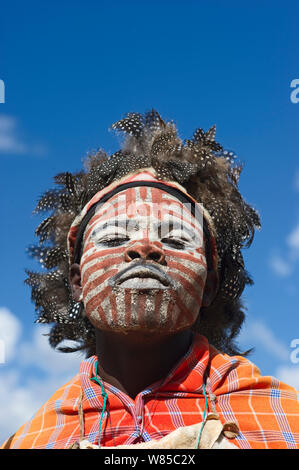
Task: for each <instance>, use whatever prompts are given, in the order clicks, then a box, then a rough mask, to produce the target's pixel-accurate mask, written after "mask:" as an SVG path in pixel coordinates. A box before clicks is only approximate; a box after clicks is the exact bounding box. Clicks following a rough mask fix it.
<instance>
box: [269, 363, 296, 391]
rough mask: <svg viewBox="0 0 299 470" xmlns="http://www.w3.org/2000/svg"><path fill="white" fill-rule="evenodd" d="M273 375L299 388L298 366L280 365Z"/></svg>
mask: <svg viewBox="0 0 299 470" xmlns="http://www.w3.org/2000/svg"><path fill="white" fill-rule="evenodd" d="M275 376H276V377H277V378H278V379H279V380H281V381H282V382H284V383H286V384H288V385H291V386H292V387H294V388H295V389H296V390H299V366H298V365H297V366H281V367H278V369H277V370H276V374H275Z"/></svg>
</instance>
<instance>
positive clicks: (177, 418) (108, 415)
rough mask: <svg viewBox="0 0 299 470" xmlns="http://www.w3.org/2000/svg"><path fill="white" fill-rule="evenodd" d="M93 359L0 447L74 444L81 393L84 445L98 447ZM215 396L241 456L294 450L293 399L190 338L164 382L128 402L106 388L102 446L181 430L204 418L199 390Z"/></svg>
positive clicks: (298, 443) (298, 413) (297, 442)
mask: <svg viewBox="0 0 299 470" xmlns="http://www.w3.org/2000/svg"><path fill="white" fill-rule="evenodd" d="M96 360H97V358H96V356H92V357H90V358H88V359H87V360H83V361H82V363H81V367H80V372H79V374H77V375H76V376H75V377H74V378H73V379H72V380H71V381H69V382H68V383H67V384H66V385H64V386H63V387H61V388H60V389H59V390H58V391H57V392H56V393H55V394H54V395H53V396H52V397H51V398H50V400H49V401H48V402H47V403H46V404H45V405H44V406H42V407H41V408H40V410H39V411H38V412H37V413H36V414H35V416H34V417H33V418H32V419H31V420H30V421H29V422H27V423H26V424H24V425H23V426H22V427H21V428H20V429H19V431H18V432H17V433H16V434H15V435H14V436H13V437H12V438H10V439H9V440H8V441H6V443H4V444H3V446H2V448H4V447H9V448H12V449H14V448H16V449H31V448H34V449H64V448H68V447H69V446H70V445H71V444H72V443H74V442H75V441H77V440H79V437H80V426H79V419H78V403H79V396H80V393H81V391H82V392H83V402H82V406H83V412H84V434H85V438H86V439H88V440H89V441H90V442H92V443H94V444H98V439H99V425H100V418H101V410H102V405H103V398H102V396H101V387H100V385H98V384H97V383H95V382H93V381H91V377H94V375H95V363H96ZM205 373H206V376H207V381H206V390H207V392H212V393H213V394H215V395H216V397H217V401H216V410H217V412H218V413H219V416H220V420H221V421H222V422H223V423H224V422H225V421H235V422H237V424H238V426H239V429H240V433H239V435H238V436H237V437H236V438H235V439H233V441H232V442H233V443H234V444H235V445H236V446H237V447H239V448H242V449H249V448H262V449H264V448H276V449H277V448H284V449H285V448H288V449H294V448H299V402H298V395H299V394H298V392H297V391H296V390H295V389H294V388H292V387H290V386H288V385H285V384H284V383H282V382H280V381H278V380H277V379H275V378H273V377H268V376H267V377H263V376H261V375H260V372H259V370H258V368H257V367H256V366H255V365H254V364H252V363H251V362H250V361H248V360H247V359H245V358H243V357H240V356H233V357H231V356H228V355H226V354H222V353H220V352H219V351H217V350H216V349H215V348H213V347H212V346H209V344H208V341H207V340H206V338H204V337H203V336H200V335H195V336H194V341H193V344H192V346H191V347H190V349H189V351H188V352H187V353H186V355H185V356H184V357H183V358H182V359H181V360H180V361H179V363H178V364H177V365H176V366H175V367H174V368H173V369H172V370H171V372H170V373H169V374H168V375H167V377H166V378H165V379H164V380H162V381H159V382H157V383H155V384H153V385H151V386H150V387H148V388H147V389H146V390H143V391H142V392H140V393H139V394H138V395H137V396H136V398H135V399H134V400H133V399H131V398H130V397H129V396H127V395H126V394H125V393H123V392H121V391H120V390H118V389H117V388H115V387H113V386H112V385H109V384H108V383H104V386H105V390H106V392H107V394H108V400H107V407H106V412H105V414H104V417H103V421H102V429H101V446H117V445H121V444H134V443H137V442H142V441H148V440H150V439H159V438H161V437H163V436H165V435H167V434H168V433H170V432H171V431H173V430H175V429H176V428H178V427H180V426H188V425H191V424H195V423H198V422H201V421H202V419H203V413H204V406H205V399H204V395H203V390H202V383H203V375H204V374H205Z"/></svg>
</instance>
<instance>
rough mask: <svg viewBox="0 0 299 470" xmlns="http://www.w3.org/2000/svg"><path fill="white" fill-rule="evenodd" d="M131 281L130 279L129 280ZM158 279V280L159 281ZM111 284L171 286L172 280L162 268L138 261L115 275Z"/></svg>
mask: <svg viewBox="0 0 299 470" xmlns="http://www.w3.org/2000/svg"><path fill="white" fill-rule="evenodd" d="M129 279H130V280H131V281H128V280H129ZM127 281H128V282H127ZM157 281H158V282H157ZM109 284H110V285H111V286H120V285H121V286H122V287H137V288H138V285H139V286H140V287H142V286H143V287H150V286H152V287H159V286H161V284H162V285H163V287H169V286H170V285H171V284H172V280H171V279H170V278H169V276H168V275H167V274H166V273H164V272H163V271H162V270H161V269H159V268H158V267H156V266H154V265H153V264H150V263H145V262H140V261H137V262H136V263H134V266H132V265H131V266H129V267H128V268H125V269H123V270H122V271H121V272H119V273H117V274H116V275H115V276H113V277H112V278H111V279H110V281H109Z"/></svg>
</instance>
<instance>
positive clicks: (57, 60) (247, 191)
mask: <svg viewBox="0 0 299 470" xmlns="http://www.w3.org/2000/svg"><path fill="white" fill-rule="evenodd" d="M298 14H299V5H298V2H295V1H287V2H282V1H277V2H269V1H253V2H249V1H248V2H246V1H244V2H242V3H240V2H233V1H229V0H228V1H226V2H224V1H210V2H204V1H200V0H197V1H186V2H183V1H167V0H165V1H159V2H158V1H143V2H140V1H139V2H137V1H130V0H128V1H126V2H121V1H113V2H100V1H99V2H96V1H84V2H83V1H73V2H67V1H62V2H57V1H53V2H47V3H45V2H43V3H41V2H34V1H28V2H16V1H12V2H9V3H6V5H5V6H2V7H1V19H0V44H1V49H0V51H1V52H0V79H2V80H3V81H4V83H5V103H4V104H0V165H1V175H2V178H1V189H0V191H1V214H2V221H3V224H2V230H1V246H2V267H3V268H2V270H1V299H0V340H1V338H2V339H3V340H4V341H5V344H6V351H5V352H6V357H5V362H4V363H3V364H0V398H1V399H0V403H2V404H3V403H4V404H5V407H3V408H5V409H3V410H2V411H1V410H0V416H2V419H1V423H0V440H3V439H4V438H5V437H6V436H7V435H9V433H12V432H14V431H15V430H16V429H17V428H18V427H19V426H20V425H21V424H22V423H23V422H24V421H25V420H26V419H28V418H29V417H30V416H31V414H32V413H33V412H34V411H36V410H37V408H38V407H39V406H40V405H41V404H42V403H43V402H44V401H45V400H46V399H47V398H48V397H49V396H50V395H51V394H52V393H53V392H54V390H55V389H56V388H57V387H58V386H59V385H61V384H63V383H65V382H66V381H67V380H68V378H70V377H71V376H72V375H74V373H75V372H76V370H77V368H78V363H79V361H80V359H81V358H80V357H79V356H78V355H77V356H75V357H71V358H68V359H65V362H64V360H63V357H61V355H59V354H58V353H55V352H52V351H50V350H49V348H48V346H47V343H46V338H45V337H44V336H42V334H41V328H40V327H38V326H34V324H33V321H34V318H35V317H34V308H33V305H32V304H31V301H30V291H29V288H28V287H26V286H24V279H25V273H24V269H25V268H27V267H29V268H34V269H37V268H38V266H37V265H36V264H33V263H32V262H31V261H30V260H29V259H28V257H27V255H26V251H25V250H26V247H27V246H28V245H30V244H31V243H33V242H34V241H35V237H34V229H35V227H36V226H37V224H38V221H39V218H38V217H36V216H35V217H34V216H32V211H33V209H34V206H35V204H36V202H37V200H38V198H39V196H40V194H41V193H42V192H44V191H45V190H46V189H47V188H49V187H51V186H52V185H53V184H52V181H53V176H54V175H55V174H57V173H59V172H61V171H75V170H79V169H80V168H81V164H82V159H83V158H84V157H85V156H86V155H87V153H88V152H89V151H91V150H94V149H97V148H99V147H102V148H104V149H105V150H106V151H107V152H113V151H115V150H117V149H118V145H119V142H118V139H117V138H116V137H115V136H114V135H113V133H112V132H110V131H109V130H108V129H109V127H110V126H111V124H112V123H113V122H115V121H116V120H118V119H120V118H121V117H122V116H123V115H124V114H125V113H126V112H129V111H137V112H144V111H146V110H148V109H151V108H156V109H157V110H158V111H159V112H160V114H161V115H162V116H163V117H164V118H166V119H173V120H174V121H175V122H176V123H177V126H178V128H179V132H180V136H181V137H182V138H183V139H184V138H188V137H190V136H191V134H192V133H193V131H194V130H195V128H197V127H203V128H204V129H208V128H209V127H211V126H212V125H213V124H216V125H217V140H218V141H220V142H221V143H222V145H224V146H225V147H226V148H228V149H231V150H234V151H235V152H236V153H237V154H238V156H239V158H240V160H242V161H243V162H244V164H245V167H244V170H243V173H242V175H241V179H240V190H241V192H242V194H243V196H244V198H245V199H246V200H247V202H249V203H250V204H251V205H253V206H254V207H255V208H256V209H257V210H258V211H259V213H260V216H261V221H262V230H261V231H260V232H257V233H256V236H255V239H254V241H253V244H252V246H251V248H250V249H249V250H247V251H246V250H244V252H243V255H244V259H245V261H246V264H247V269H248V271H249V272H250V273H251V275H252V277H253V279H254V281H255V285H254V286H253V287H247V288H246V290H245V292H244V297H243V298H244V300H245V304H246V306H247V309H248V310H247V320H246V324H245V326H244V329H243V331H242V333H241V335H240V345H241V346H242V347H244V349H247V348H249V347H252V346H253V347H255V352H254V353H253V354H252V356H251V357H250V359H251V360H252V361H253V362H255V363H256V364H257V365H258V366H259V367H260V369H261V371H262V373H263V374H264V375H274V376H277V377H279V378H280V379H282V380H283V381H285V382H287V383H289V384H291V385H293V386H295V387H297V388H299V363H298V362H296V359H297V358H298V361H299V352H298V354H297V355H296V350H295V346H296V344H297V343H296V341H295V340H296V339H298V346H299V328H298V319H297V317H298V304H299V289H298V281H299V205H298V202H299V163H298V147H299V145H298V144H299V134H298V124H299V103H293V102H292V101H291V99H290V96H291V92H292V88H291V87H290V84H291V82H292V80H294V79H296V78H299V63H298V51H297V45H298V40H299V37H298V36H299V33H298V27H297V24H296V20H297V18H298ZM298 97H299V93H298ZM292 341H293V343H292V345H293V347H291V342H292ZM0 356H1V354H0ZM294 359H295V360H294ZM8 403H9V404H8ZM16 403H17V406H16ZM1 406H3V405H0V408H1Z"/></svg>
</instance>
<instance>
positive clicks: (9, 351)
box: [0, 307, 22, 361]
mask: <svg viewBox="0 0 299 470" xmlns="http://www.w3.org/2000/svg"><path fill="white" fill-rule="evenodd" d="M21 331H22V327H21V323H20V321H19V320H18V319H17V318H16V316H15V315H13V314H12V313H11V312H10V311H9V310H8V309H7V308H5V307H0V340H2V341H3V345H4V348H3V349H4V361H9V360H11V359H12V358H13V356H14V354H15V351H16V348H15V346H16V343H17V341H18V340H19V337H20V334H21Z"/></svg>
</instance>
